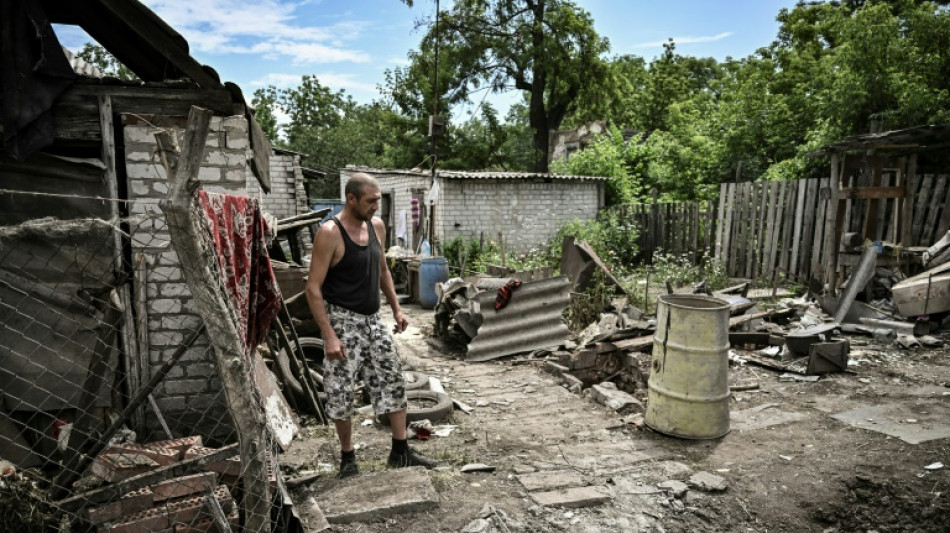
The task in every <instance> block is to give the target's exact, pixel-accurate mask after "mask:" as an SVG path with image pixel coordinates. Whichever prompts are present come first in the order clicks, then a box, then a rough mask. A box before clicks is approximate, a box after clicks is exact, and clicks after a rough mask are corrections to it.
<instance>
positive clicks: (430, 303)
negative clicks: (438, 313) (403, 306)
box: [419, 257, 449, 309]
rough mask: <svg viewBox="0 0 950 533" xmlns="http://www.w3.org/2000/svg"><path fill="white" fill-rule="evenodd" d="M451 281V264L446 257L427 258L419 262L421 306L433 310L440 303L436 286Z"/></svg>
mask: <svg viewBox="0 0 950 533" xmlns="http://www.w3.org/2000/svg"><path fill="white" fill-rule="evenodd" d="M448 279H449V262H448V260H446V259H445V258H444V257H427V258H425V259H422V260H421V261H420V262H419V305H421V306H422V308H423V309H432V308H433V307H435V304H437V303H439V297H438V295H436V293H435V284H436V283H442V282H443V281H446V280H448Z"/></svg>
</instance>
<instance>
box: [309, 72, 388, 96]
mask: <svg viewBox="0 0 950 533" xmlns="http://www.w3.org/2000/svg"><path fill="white" fill-rule="evenodd" d="M315 76H316V77H317V80H319V81H320V83H321V84H322V85H326V86H327V87H330V88H332V89H346V90H348V91H359V92H364V93H375V92H376V84H375V83H368V82H365V81H359V80H358V79H356V74H337V73H333V72H327V73H323V74H315Z"/></svg>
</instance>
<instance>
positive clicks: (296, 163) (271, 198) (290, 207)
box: [246, 151, 313, 255]
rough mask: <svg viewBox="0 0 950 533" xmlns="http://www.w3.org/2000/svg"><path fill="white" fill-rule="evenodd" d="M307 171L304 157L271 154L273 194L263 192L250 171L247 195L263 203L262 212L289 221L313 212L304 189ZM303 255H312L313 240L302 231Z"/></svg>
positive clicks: (282, 153)
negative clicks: (301, 162) (290, 218)
mask: <svg viewBox="0 0 950 533" xmlns="http://www.w3.org/2000/svg"><path fill="white" fill-rule="evenodd" d="M303 180H304V178H303V170H301V168H300V155H299V154H294V153H289V152H283V151H274V152H271V155H270V193H265V192H264V191H263V190H261V187H260V184H259V183H258V182H257V178H256V177H254V173H253V172H251V169H250V166H248V168H247V174H246V187H247V195H248V196H251V197H253V198H257V199H258V200H260V202H261V210H262V211H264V212H265V213H270V214H271V215H274V217H276V218H277V219H282V218H288V217H292V216H294V215H299V214H301V213H306V212H307V211H310V206H309V205H308V203H307V192H306V190H305V189H304V186H303ZM297 237H298V239H300V243H299V244H300V246H301V249H302V253H303V255H307V254H309V253H310V248H311V247H313V241H312V240H311V239H310V233H309V232H307V231H300V232H298V234H297Z"/></svg>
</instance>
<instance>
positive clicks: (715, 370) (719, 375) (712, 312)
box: [644, 294, 729, 439]
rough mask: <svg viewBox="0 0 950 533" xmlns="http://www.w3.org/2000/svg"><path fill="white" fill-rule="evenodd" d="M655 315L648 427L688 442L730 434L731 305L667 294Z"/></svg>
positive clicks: (702, 297) (659, 303) (684, 295)
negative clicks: (688, 440) (689, 440)
mask: <svg viewBox="0 0 950 533" xmlns="http://www.w3.org/2000/svg"><path fill="white" fill-rule="evenodd" d="M656 317H657V324H656V333H655V334H654V335H653V362H652V365H651V369H650V379H649V381H648V385H649V396H648V403H647V411H646V416H645V417H644V421H645V422H646V424H647V426H649V427H650V428H652V429H654V430H655V431H658V432H660V433H663V434H666V435H671V436H674V437H681V438H685V439H715V438H718V437H721V436H723V435H725V434H726V433H729V376H728V374H729V304H728V303H727V302H725V301H723V300H720V299H718V298H712V297H710V296H702V295H694V294H667V295H663V296H661V297H660V299H659V302H658V306H657V313H656Z"/></svg>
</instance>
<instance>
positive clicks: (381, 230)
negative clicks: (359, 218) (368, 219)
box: [373, 218, 409, 333]
mask: <svg viewBox="0 0 950 533" xmlns="http://www.w3.org/2000/svg"><path fill="white" fill-rule="evenodd" d="M373 229H374V230H376V237H377V239H378V240H379V243H380V247H381V248H382V252H383V253H381V254H380V258H379V260H380V262H381V264H380V265H379V286H380V288H381V289H382V290H383V295H384V296H386V301H387V302H389V307H390V308H392V310H393V319H395V321H396V325H395V327H394V328H393V331H394V332H395V333H400V332H402V331H405V330H406V327H407V326H409V320H408V319H407V318H406V315H404V314H403V312H402V307H400V306H399V298H397V297H396V287H395V285H394V284H393V276H392V273H391V272H390V271H389V263H388V262H387V261H386V227H385V226H384V225H383V221H382V220H380V219H378V218H374V219H373Z"/></svg>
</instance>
